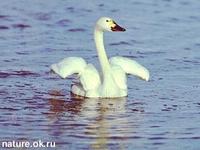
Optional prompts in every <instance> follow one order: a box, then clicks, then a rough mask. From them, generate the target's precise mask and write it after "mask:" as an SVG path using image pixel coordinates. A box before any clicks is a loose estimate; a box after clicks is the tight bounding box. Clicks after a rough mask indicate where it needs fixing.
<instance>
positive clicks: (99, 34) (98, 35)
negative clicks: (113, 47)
mask: <svg viewBox="0 0 200 150" xmlns="http://www.w3.org/2000/svg"><path fill="white" fill-rule="evenodd" d="M94 40H95V44H96V49H97V54H98V57H99V61H100V65H101V69H102V72H103V75H104V76H105V74H106V71H107V70H108V69H109V68H110V64H109V61H108V57H107V55H106V51H105V48H104V42H103V31H101V30H99V29H98V27H95V31H94Z"/></svg>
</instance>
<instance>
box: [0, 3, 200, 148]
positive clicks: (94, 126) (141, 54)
mask: <svg viewBox="0 0 200 150" xmlns="http://www.w3.org/2000/svg"><path fill="white" fill-rule="evenodd" d="M0 7H1V10H0V49H1V51H0V54H1V57H0V60H1V65H0V100H1V106H0V139H1V141H12V140H15V141H23V140H27V141H30V142H31V141H37V140H42V141H44V142H46V141H55V142H56V148H55V149H59V150H60V149H72V150H75V149H99V150H102V149H113V150H116V149H128V150H133V149H136V150H147V149H148V150H157V149H159V150H161V149H162V150H169V149H170V150H179V149H180V150H183V149H185V150H198V149H199V148H200V117H199V116H200V96H199V92H200V76H199V74H200V69H199V67H200V51H199V49H200V37H199V33H200V28H199V27H200V24H199V22H200V15H199V10H200V2H199V1H198V0H193V1H184V0H162V1H154V0H150V1H148V2H147V1H145V0H132V1H131V0H129V1H126V2H125V1H123V0H119V1H117V2H115V3H113V2H111V1H110V2H107V1H104V2H103V1H102V2H101V1H90V2H89V1H86V0H83V1H80V0H78V1H64V0H57V1H54V0H48V1H47V0H46V1H45V0H34V1H32V0H7V1H2V2H1V3H0ZM100 16H110V17H112V18H114V19H115V20H116V22H118V23H119V24H120V25H122V26H124V27H125V28H126V29H127V32H124V33H106V34H105V43H106V49H107V52H108V55H109V56H110V57H111V56H115V55H121V56H125V57H129V58H131V59H135V60H137V61H138V62H140V63H141V64H143V65H144V66H146V67H147V68H148V69H149V70H150V72H151V80H150V82H144V81H141V80H139V79H137V78H135V77H129V79H128V87H129V89H128V90H129V95H128V97H127V98H123V99H77V98H76V97H74V96H73V95H70V85H71V82H72V80H75V77H74V76H72V77H71V78H69V80H63V79H60V78H59V77H58V76H56V75H55V74H52V73H51V72H50V70H49V66H50V65H51V64H52V63H55V62H58V61H59V60H61V59H62V58H64V57H69V56H80V57H83V58H85V59H86V60H87V61H88V62H92V63H93V64H95V65H97V66H98V65H99V64H98V58H97V55H96V51H95V46H94V43H93V27H94V24H95V21H96V20H97V18H99V17H100Z"/></svg>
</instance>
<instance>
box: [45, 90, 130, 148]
mask: <svg viewBox="0 0 200 150" xmlns="http://www.w3.org/2000/svg"><path fill="white" fill-rule="evenodd" d="M52 93H53V94H52ZM50 95H51V98H50V99H49V105H50V110H49V111H50V112H49V113H48V118H49V120H50V122H51V123H52V127H55V126H56V127H58V124H60V125H59V126H62V125H63V126H67V129H65V128H62V129H60V128H59V129H57V130H59V131H56V134H58V133H59V135H57V137H58V138H59V137H60V135H64V134H66V132H67V136H73V137H76V138H78V141H79V139H80V141H79V142H80V143H77V144H81V141H83V140H84V138H85V139H86V141H87V142H86V143H88V139H89V140H90V141H89V144H90V148H92V149H95V150H103V149H109V146H112V147H113V146H114V147H116V148H117V149H125V145H123V142H121V143H120V142H119V141H123V140H125V139H126V137H127V134H128V133H129V131H127V130H128V128H127V126H128V121H127V118H126V117H125V115H124V114H125V112H126V109H125V103H126V98H115V99H91V98H82V97H77V96H75V95H73V94H71V97H70V99H69V100H63V99H61V100H60V99H59V98H61V97H62V94H60V92H59V91H53V92H51V94H50ZM54 125H55V126H54ZM69 126H71V127H70V128H69ZM80 126H81V129H80ZM55 130H56V129H52V131H54V132H55ZM76 135H77V136H76ZM65 136H66V135H65ZM69 138H70V137H69ZM116 140H117V141H118V142H116ZM74 142H77V140H76V141H74ZM71 146H73V145H71Z"/></svg>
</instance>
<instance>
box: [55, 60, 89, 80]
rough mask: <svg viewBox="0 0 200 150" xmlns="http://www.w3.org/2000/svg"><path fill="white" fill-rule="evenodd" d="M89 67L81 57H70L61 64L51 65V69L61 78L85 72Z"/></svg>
mask: <svg viewBox="0 0 200 150" xmlns="http://www.w3.org/2000/svg"><path fill="white" fill-rule="evenodd" d="M86 66H87V63H86V62H85V60H84V59H83V58H81V57H68V58H64V59H63V60H61V61H60V62H58V63H56V64H53V65H51V69H52V70H53V71H54V72H55V73H57V74H58V75H59V76H60V77H62V78H66V77H67V76H69V75H72V74H74V73H79V74H80V73H81V72H83V70H84V68H85V67H86Z"/></svg>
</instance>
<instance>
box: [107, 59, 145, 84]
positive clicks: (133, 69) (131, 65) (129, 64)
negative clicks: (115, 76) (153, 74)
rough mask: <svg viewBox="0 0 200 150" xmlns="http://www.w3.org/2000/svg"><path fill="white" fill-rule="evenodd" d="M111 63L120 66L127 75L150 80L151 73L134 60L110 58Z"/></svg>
mask: <svg viewBox="0 0 200 150" xmlns="http://www.w3.org/2000/svg"><path fill="white" fill-rule="evenodd" d="M110 63H111V64H112V65H118V66H120V67H121V68H122V69H123V70H124V71H125V72H126V73H127V74H132V75H135V76H138V77H140V78H142V79H143V80H146V81H148V80H149V71H148V70H147V69H146V68H145V67H144V66H142V65H140V64H139V63H137V62H136V61H134V60H131V59H129V58H125V57H120V56H117V57H112V58H110Z"/></svg>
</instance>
